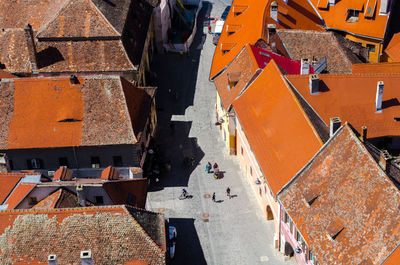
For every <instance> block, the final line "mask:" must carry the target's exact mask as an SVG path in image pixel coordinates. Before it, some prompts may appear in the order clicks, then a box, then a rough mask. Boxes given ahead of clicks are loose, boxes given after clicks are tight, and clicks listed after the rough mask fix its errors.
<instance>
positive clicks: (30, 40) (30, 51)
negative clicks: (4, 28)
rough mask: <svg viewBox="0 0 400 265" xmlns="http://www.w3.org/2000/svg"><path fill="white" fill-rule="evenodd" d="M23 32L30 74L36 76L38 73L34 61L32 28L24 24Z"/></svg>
mask: <svg viewBox="0 0 400 265" xmlns="http://www.w3.org/2000/svg"><path fill="white" fill-rule="evenodd" d="M24 30H25V39H26V44H27V46H28V55H29V62H30V64H31V69H32V73H33V74H38V73H39V72H38V66H37V59H36V44H35V39H34V37H33V30H32V26H31V25H30V24H28V23H26V24H25V27H24Z"/></svg>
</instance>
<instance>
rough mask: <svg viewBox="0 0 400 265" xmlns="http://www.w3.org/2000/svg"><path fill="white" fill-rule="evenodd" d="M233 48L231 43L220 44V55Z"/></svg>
mask: <svg viewBox="0 0 400 265" xmlns="http://www.w3.org/2000/svg"><path fill="white" fill-rule="evenodd" d="M234 46H235V44H233V43H221V51H222V54H225V53H227V52H229V51H230V50H232V48H233V47H234Z"/></svg>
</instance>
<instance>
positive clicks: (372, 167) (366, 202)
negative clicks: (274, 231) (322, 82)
mask: <svg viewBox="0 0 400 265" xmlns="http://www.w3.org/2000/svg"><path fill="white" fill-rule="evenodd" d="M278 198H279V201H280V202H281V204H282V205H283V207H284V209H285V211H286V212H287V213H288V214H289V215H290V217H291V219H292V220H293V222H294V224H295V226H296V228H297V229H298V230H299V231H300V233H301V235H302V236H303V238H304V240H305V241H306V242H307V245H308V246H309V247H310V250H311V251H312V253H313V254H314V256H315V257H316V258H317V260H318V262H319V263H320V264H382V262H383V261H384V260H385V259H386V257H387V256H389V255H390V254H391V252H392V251H393V250H394V249H395V248H397V246H398V245H399V243H400V214H399V210H400V209H399V205H400V192H399V190H398V189H397V188H396V186H394V185H393V183H392V182H391V180H390V179H389V178H388V177H387V176H386V175H385V173H384V171H383V170H382V169H381V168H380V167H379V166H378V164H377V163H376V162H375V160H374V159H373V157H372V156H371V155H370V154H369V153H368V151H367V149H366V148H365V147H364V146H363V145H362V143H361V142H360V140H359V139H358V137H357V136H356V135H355V134H354V132H353V131H352V130H351V129H350V127H349V126H348V125H346V126H343V127H342V128H341V129H339V131H338V132H337V133H336V134H335V136H334V137H333V138H331V139H330V141H328V142H327V144H326V145H324V147H323V148H322V149H321V150H320V151H319V152H318V153H317V155H316V156H315V157H314V158H313V159H312V160H310V162H309V163H308V164H307V165H306V166H305V167H304V169H303V170H302V171H301V172H299V173H298V174H297V175H296V177H295V178H294V179H293V180H292V181H291V182H290V183H289V184H287V186H286V187H285V188H284V189H283V190H282V191H281V192H280V193H279V195H278ZM333 228H335V229H333ZM342 229H343V230H342ZM329 237H331V239H329ZM373 253H375V254H373ZM376 253H379V254H378V255H376ZM397 257H398V256H397ZM395 264H398V263H395Z"/></svg>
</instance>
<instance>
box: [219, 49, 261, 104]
mask: <svg viewBox="0 0 400 265" xmlns="http://www.w3.org/2000/svg"><path fill="white" fill-rule="evenodd" d="M257 69H258V64H257V61H256V58H255V57H254V54H253V52H252V50H251V48H250V45H249V44H246V45H245V46H244V47H243V49H242V50H241V51H240V52H239V54H238V55H237V56H236V57H235V58H234V59H233V61H232V62H231V63H230V64H229V65H228V66H227V68H226V69H225V70H224V71H223V72H222V73H221V74H220V75H218V76H217V77H215V79H214V83H215V86H216V88H217V90H218V94H219V96H220V98H221V101H222V103H223V104H224V108H225V109H226V110H228V108H229V106H230V105H231V104H232V102H233V101H234V100H235V98H236V97H237V96H238V95H239V94H240V92H242V90H243V89H244V88H245V86H246V85H247V83H248V82H249V80H250V79H251V77H252V76H253V74H254V73H255V72H256V70H257ZM230 73H240V78H239V82H238V83H237V84H236V85H235V86H234V87H232V88H230V89H228V87H227V85H228V83H229V82H228V79H229V77H228V75H229V74H230Z"/></svg>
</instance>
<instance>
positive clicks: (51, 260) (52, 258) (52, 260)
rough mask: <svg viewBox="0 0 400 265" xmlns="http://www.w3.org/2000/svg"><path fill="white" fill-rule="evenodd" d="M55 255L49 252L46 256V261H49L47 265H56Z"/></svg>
mask: <svg viewBox="0 0 400 265" xmlns="http://www.w3.org/2000/svg"><path fill="white" fill-rule="evenodd" d="M56 257H57V256H56V255H55V254H51V255H49V256H48V257H47V261H48V262H49V265H57V260H56Z"/></svg>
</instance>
